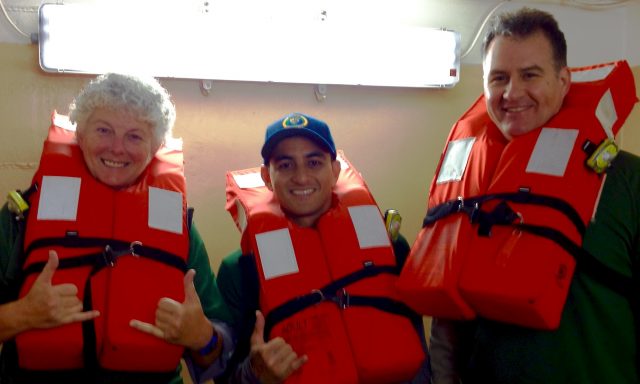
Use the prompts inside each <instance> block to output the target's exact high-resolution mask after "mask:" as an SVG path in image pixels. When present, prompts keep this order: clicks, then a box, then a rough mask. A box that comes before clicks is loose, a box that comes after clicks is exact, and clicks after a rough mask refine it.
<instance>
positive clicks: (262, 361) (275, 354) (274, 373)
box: [249, 311, 308, 384]
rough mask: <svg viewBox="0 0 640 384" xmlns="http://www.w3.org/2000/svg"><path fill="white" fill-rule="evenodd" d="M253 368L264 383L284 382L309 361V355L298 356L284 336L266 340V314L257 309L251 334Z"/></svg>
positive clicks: (250, 355)
mask: <svg viewBox="0 0 640 384" xmlns="http://www.w3.org/2000/svg"><path fill="white" fill-rule="evenodd" d="M249 358H250V359H251V368H252V369H253V373H254V374H255V375H256V377H257V378H258V379H259V380H260V382H261V383H263V384H275V383H281V382H283V381H284V380H285V379H286V378H287V377H289V376H290V375H291V374H292V373H293V372H295V371H297V370H298V368H300V367H301V366H302V365H303V364H304V363H306V362H307V360H308V357H307V355H303V356H301V357H298V354H297V353H296V352H295V351H294V350H293V348H292V347H291V345H289V344H288V343H287V342H286V341H285V340H284V339H283V338H282V337H276V338H274V339H271V340H269V341H268V342H265V341H264V316H263V315H262V312H260V311H256V325H255V327H254V328H253V334H252V335H251V352H250V354H249Z"/></svg>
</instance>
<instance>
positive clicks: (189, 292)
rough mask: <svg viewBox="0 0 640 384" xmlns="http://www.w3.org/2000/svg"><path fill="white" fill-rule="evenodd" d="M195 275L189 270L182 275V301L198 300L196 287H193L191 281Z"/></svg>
mask: <svg viewBox="0 0 640 384" xmlns="http://www.w3.org/2000/svg"><path fill="white" fill-rule="evenodd" d="M195 275H196V270H195V269H190V270H188V271H187V273H185V275H184V301H185V302H193V301H195V300H200V298H199V297H198V292H197V291H196V287H195V286H194V285H193V279H194V277H195Z"/></svg>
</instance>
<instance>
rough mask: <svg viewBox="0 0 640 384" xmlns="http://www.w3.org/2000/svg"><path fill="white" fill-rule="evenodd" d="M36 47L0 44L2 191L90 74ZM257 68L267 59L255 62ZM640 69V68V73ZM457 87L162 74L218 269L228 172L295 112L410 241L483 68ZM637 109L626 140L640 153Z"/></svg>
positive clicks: (252, 156)
mask: <svg viewBox="0 0 640 384" xmlns="http://www.w3.org/2000/svg"><path fill="white" fill-rule="evenodd" d="M37 63H38V52H37V47H36V46H29V45H14V44H0V68H2V71H1V72H0V116H2V118H3V122H2V124H1V125H0V148H1V150H0V192H1V193H2V194H4V193H6V191H8V190H10V189H14V188H26V187H27V186H28V184H29V182H30V179H31V176H32V174H33V172H34V170H35V167H36V165H37V162H38V158H39V154H40V150H41V145H42V141H43V140H44V137H45V135H46V129H47V127H48V123H49V114H50V112H51V110H52V109H54V108H55V109H57V110H58V111H59V112H61V113H66V112H67V106H68V104H69V102H70V101H71V100H72V98H73V96H74V95H75V94H76V93H77V92H78V91H79V89H80V88H81V87H82V85H83V84H84V83H85V82H86V81H87V80H88V79H90V78H91V77H88V76H78V75H64V74H61V75H58V74H45V73H43V72H42V71H41V70H40V69H39V67H38V64H37ZM256 65H259V64H256ZM639 71H640V69H638V68H635V75H636V78H638V79H640V77H639V76H640V72H639ZM461 73H462V76H461V82H460V83H459V84H458V85H456V86H455V87H454V88H452V89H407V88H383V87H355V86H328V87H327V99H326V100H325V101H324V102H318V101H317V100H316V98H315V96H314V92H313V86H312V85H302V84H273V83H250V82H222V81H221V82H214V83H213V89H212V92H211V94H210V95H209V96H204V95H203V94H202V93H201V92H200V88H199V81H197V80H178V79H163V80H162V83H163V84H164V85H165V86H166V87H167V88H168V90H169V91H170V93H171V94H172V95H173V97H174V101H175V103H176V105H177V111H178V118H177V122H176V127H175V135H176V136H181V137H183V138H184V140H185V153H186V172H187V178H188V180H187V181H188V192H189V203H190V205H192V206H193V207H195V209H196V216H195V221H196V223H197V226H198V228H199V230H200V232H201V234H202V236H203V238H204V240H205V243H206V246H207V249H208V251H209V255H210V257H211V261H212V265H213V267H214V268H215V269H217V266H218V265H219V262H220V259H221V258H222V257H223V256H224V255H226V254H227V253H229V252H231V251H232V250H234V249H235V248H236V247H237V246H238V241H239V233H238V231H237V229H236V228H235V226H234V225H233V222H232V220H231V218H230V217H229V215H228V214H227V212H226V211H225V210H224V204H225V192H224V190H225V171H227V170H231V169H240V168H248V167H252V166H256V165H259V164H260V156H259V149H260V146H261V144H262V139H263V135H264V127H265V126H266V125H267V124H269V123H270V122H272V121H273V120H275V119H277V118H278V117H280V116H281V115H284V114H285V113H288V112H294V111H298V112H305V113H309V114H311V115H315V116H316V117H319V118H321V119H324V120H325V121H327V122H328V123H329V124H330V125H331V127H332V131H333V133H334V136H335V140H336V142H337V145H338V147H339V148H342V149H343V150H344V151H345V153H346V155H347V156H348V157H349V159H350V160H351V161H352V162H353V163H354V165H355V166H356V167H357V168H358V169H359V170H360V171H361V172H362V173H363V175H364V176H365V179H366V180H367V182H368V184H369V186H370V188H371V190H372V192H373V194H374V196H375V197H376V199H377V201H378V203H379V205H380V206H381V208H383V209H386V208H395V209H398V210H399V211H400V213H401V214H402V216H403V219H404V220H403V233H404V234H405V235H406V237H407V238H408V239H409V241H410V242H412V241H413V240H414V239H415V236H416V234H417V233H418V231H419V229H420V224H421V222H422V218H423V216H424V214H425V208H426V194H427V189H428V185H429V183H430V182H431V178H432V175H433V172H434V169H435V166H436V162H437V161H438V158H439V156H440V152H441V150H442V147H443V145H444V141H445V138H446V136H447V133H448V132H449V129H450V127H451V125H452V123H453V122H454V121H455V120H456V118H457V117H458V116H459V115H460V114H462V113H463V112H464V111H465V110H466V109H467V108H468V107H469V106H470V104H471V103H472V101H473V100H475V98H476V97H477V96H478V95H479V94H480V92H481V87H482V84H481V69H480V67H479V66H465V67H463V68H462V71H461ZM639 122H640V112H639V111H638V108H636V109H635V110H634V112H633V115H632V117H631V120H630V121H629V122H628V123H627V128H626V129H625V131H624V136H623V137H622V139H623V144H624V146H625V147H626V148H629V149H630V150H632V151H635V152H637V153H640V131H638V128H636V127H638V126H640V124H639Z"/></svg>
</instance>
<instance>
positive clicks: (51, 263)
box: [37, 249, 60, 284]
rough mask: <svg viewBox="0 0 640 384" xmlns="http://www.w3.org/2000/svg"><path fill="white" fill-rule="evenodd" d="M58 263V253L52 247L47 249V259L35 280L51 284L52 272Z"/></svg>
mask: <svg viewBox="0 0 640 384" xmlns="http://www.w3.org/2000/svg"><path fill="white" fill-rule="evenodd" d="M58 264H60V262H59V261H58V254H57V253H56V251H54V250H53V249H51V250H49V260H47V263H46V264H45V265H44V268H42V272H40V275H39V276H38V278H37V280H39V281H43V282H46V283H49V284H51V280H52V279H53V274H54V273H55V272H56V269H57V268H58Z"/></svg>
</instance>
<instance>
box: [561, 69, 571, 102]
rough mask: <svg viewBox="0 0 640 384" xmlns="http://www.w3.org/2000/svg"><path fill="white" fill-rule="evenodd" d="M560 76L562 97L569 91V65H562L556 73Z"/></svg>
mask: <svg viewBox="0 0 640 384" xmlns="http://www.w3.org/2000/svg"><path fill="white" fill-rule="evenodd" d="M558 76H559V77H560V83H561V84H562V92H563V95H562V97H563V98H564V97H565V96H566V95H567V93H569V88H570V87H571V71H570V70H569V67H563V68H562V69H560V73H558Z"/></svg>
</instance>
